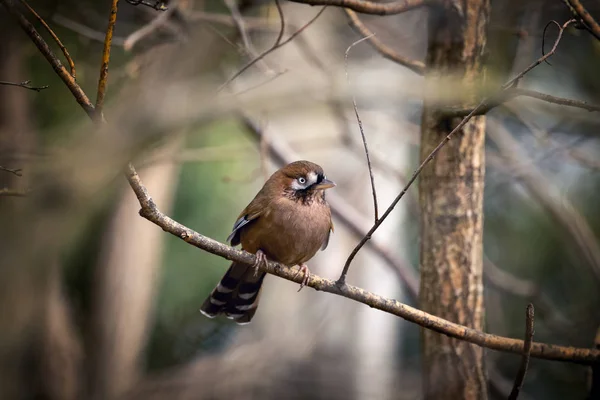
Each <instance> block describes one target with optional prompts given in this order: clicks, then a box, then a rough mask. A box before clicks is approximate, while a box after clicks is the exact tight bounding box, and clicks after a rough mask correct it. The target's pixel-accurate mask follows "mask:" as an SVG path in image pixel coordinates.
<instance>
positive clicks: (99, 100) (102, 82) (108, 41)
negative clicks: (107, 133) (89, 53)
mask: <svg viewBox="0 0 600 400" xmlns="http://www.w3.org/2000/svg"><path fill="white" fill-rule="evenodd" d="M118 5H119V0H112V5H111V6H110V16H109V18H108V28H106V36H105V38H104V50H103V51H102V66H101V67H100V79H99V80H98V94H97V95H96V107H95V108H96V115H97V116H98V117H99V118H103V116H102V108H103V107H104V96H105V95H106V85H107V80H108V63H109V62H110V48H111V45H112V37H113V32H114V30H115V23H116V22H117V6H118Z"/></svg>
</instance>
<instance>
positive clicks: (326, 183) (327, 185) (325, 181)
mask: <svg viewBox="0 0 600 400" xmlns="http://www.w3.org/2000/svg"><path fill="white" fill-rule="evenodd" d="M334 186H335V182H334V181H330V180H329V179H323V180H322V181H321V182H319V183H318V184H316V185H315V186H314V189H315V190H325V189H330V188H332V187H334Z"/></svg>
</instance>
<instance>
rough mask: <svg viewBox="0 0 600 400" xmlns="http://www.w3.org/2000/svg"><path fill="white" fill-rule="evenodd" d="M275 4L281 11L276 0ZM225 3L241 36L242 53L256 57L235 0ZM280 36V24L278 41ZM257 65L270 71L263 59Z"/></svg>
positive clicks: (281, 33)
mask: <svg viewBox="0 0 600 400" xmlns="http://www.w3.org/2000/svg"><path fill="white" fill-rule="evenodd" d="M276 4H277V10H278V11H279V12H280V13H281V6H280V5H279V2H278V1H276ZM225 5H226V6H227V8H228V9H229V12H230V14H231V18H233V23H234V26H235V28H236V29H237V31H238V34H239V36H240V37H241V38H242V44H243V45H244V47H243V49H244V53H245V54H246V55H248V56H250V58H257V57H258V53H257V52H256V49H255V48H254V45H253V44H252V41H251V40H250V37H249V36H248V31H247V30H246V24H245V22H244V19H243V18H242V14H240V10H239V8H238V5H237V0H225ZM281 18H283V14H281ZM282 36H283V26H282V29H281V31H280V32H279V36H278V39H277V40H278V41H279V40H280V38H281V37H282ZM257 65H258V66H259V67H260V68H261V69H262V70H263V72H269V71H271V68H269V67H268V66H267V64H266V63H265V62H264V61H263V60H261V61H260V62H259V63H258V64H257Z"/></svg>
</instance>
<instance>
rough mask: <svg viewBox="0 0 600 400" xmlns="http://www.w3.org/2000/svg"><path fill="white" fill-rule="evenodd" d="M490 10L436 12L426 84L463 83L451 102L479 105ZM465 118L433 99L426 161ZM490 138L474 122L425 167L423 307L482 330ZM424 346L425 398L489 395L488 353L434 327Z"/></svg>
mask: <svg viewBox="0 0 600 400" xmlns="http://www.w3.org/2000/svg"><path fill="white" fill-rule="evenodd" d="M489 9H490V4H489V0H464V1H461V2H458V1H449V2H447V3H446V6H445V8H443V9H442V8H441V7H440V8H439V9H438V8H432V9H431V11H430V16H429V45H428V53H427V66H428V72H427V74H426V84H427V85H428V87H429V88H431V89H433V91H432V92H434V93H440V92H444V91H446V89H447V88H448V86H446V85H448V84H450V83H452V84H454V83H456V84H460V85H461V87H462V88H463V89H461V91H463V94H466V96H465V97H464V98H462V99H461V100H460V101H455V102H454V104H452V105H457V106H458V105H461V104H460V103H461V102H464V103H466V104H472V103H473V102H474V98H475V97H476V96H475V89H476V86H477V85H479V84H481V83H482V81H483V79H482V78H483V73H482V55H483V50H484V47H485V42H486V27H487V22H488V17H489ZM450 77H452V79H449V78H450ZM439 78H442V79H443V82H441V79H439ZM440 85H442V86H440ZM456 103H459V104H456ZM459 121H460V119H448V118H445V117H444V116H443V115H442V114H441V113H440V112H439V103H437V104H435V101H434V100H432V99H426V101H425V105H424V110H423V120H422V136H421V160H423V159H425V158H426V157H427V155H428V154H429V153H430V152H431V151H432V150H433V149H434V148H435V147H436V146H437V145H438V143H439V142H440V141H441V140H442V139H443V138H444V137H445V136H446V135H447V134H448V133H449V132H450V131H451V130H452V128H453V127H455V126H456V125H457V124H458V122H459ZM484 139H485V117H483V116H481V117H476V118H473V119H471V120H470V121H469V123H467V124H466V125H465V126H464V128H463V129H462V130H461V131H459V132H457V133H456V134H455V135H454V137H453V138H452V140H451V141H450V142H448V143H447V144H446V146H445V147H444V148H443V149H442V150H441V151H440V153H439V154H438V156H436V158H435V159H434V160H433V161H432V162H431V163H430V164H429V165H428V166H427V167H426V168H425V169H424V170H423V173H422V174H421V176H420V185H419V196H420V205H421V235H422V239H421V253H420V254H421V257H420V258H421V290H420V303H421V308H422V309H423V310H425V311H427V312H429V313H432V314H434V315H437V316H440V317H442V318H446V319H448V320H450V321H453V322H457V323H460V324H464V325H467V326H469V327H472V328H475V329H481V328H482V325H483V293H482V291H483V290H482V251H483V245H482V243H483V242H482V235H483V186H484V175H485V163H484V158H485V153H484V142H485V140H484ZM422 346H423V348H422V352H423V368H424V370H423V378H424V379H423V384H424V387H423V389H424V398H425V399H436V400H440V399H452V400H457V399H477V400H481V399H486V398H487V387H486V386H487V385H486V374H485V370H484V366H483V349H481V348H480V347H477V346H474V345H471V344H467V343H465V342H460V341H457V340H455V339H450V338H448V337H447V336H443V335H439V334H437V333H434V332H432V331H427V330H423V331H422Z"/></svg>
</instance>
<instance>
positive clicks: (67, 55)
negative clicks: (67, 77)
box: [21, 0, 77, 79]
mask: <svg viewBox="0 0 600 400" xmlns="http://www.w3.org/2000/svg"><path fill="white" fill-rule="evenodd" d="M21 3H23V5H25V7H27V9H28V10H29V12H31V13H32V14H33V15H34V16H35V17H36V18H37V19H38V21H40V23H41V24H42V25H43V26H44V28H46V30H47V31H48V33H49V34H50V36H52V39H54V41H55V42H56V44H57V45H58V47H60V50H61V51H62V52H63V54H64V55H65V58H66V59H67V62H68V63H69V68H70V69H71V76H73V79H77V76H76V71H75V62H74V61H73V59H72V58H71V55H70V54H69V51H68V50H67V48H66V47H65V45H64V44H62V42H61V41H60V39H59V38H58V36H56V33H54V31H53V30H52V29H51V28H50V26H49V25H48V24H47V23H46V21H44V19H43V18H42V17H40V15H39V14H38V13H37V12H35V10H34V9H33V8H31V7H30V6H29V4H27V2H25V0H21Z"/></svg>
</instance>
